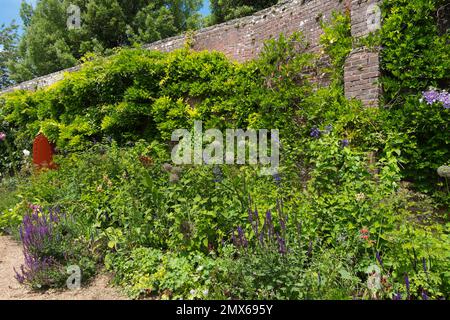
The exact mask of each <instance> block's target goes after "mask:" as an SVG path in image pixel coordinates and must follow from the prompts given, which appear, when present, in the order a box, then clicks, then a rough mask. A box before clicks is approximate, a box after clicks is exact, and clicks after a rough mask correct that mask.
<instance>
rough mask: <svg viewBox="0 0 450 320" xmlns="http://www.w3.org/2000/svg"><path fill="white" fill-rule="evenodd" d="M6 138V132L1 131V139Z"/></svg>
mask: <svg viewBox="0 0 450 320" xmlns="http://www.w3.org/2000/svg"><path fill="white" fill-rule="evenodd" d="M5 139H6V133H4V132H0V141H5Z"/></svg>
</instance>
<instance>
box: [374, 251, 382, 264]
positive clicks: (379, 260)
mask: <svg viewBox="0 0 450 320" xmlns="http://www.w3.org/2000/svg"><path fill="white" fill-rule="evenodd" d="M376 256H377V260H378V263H379V264H380V265H381V266H383V260H381V256H380V253H379V252H378V251H377V254H376Z"/></svg>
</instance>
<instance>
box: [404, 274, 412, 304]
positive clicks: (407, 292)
mask: <svg viewBox="0 0 450 320" xmlns="http://www.w3.org/2000/svg"><path fill="white" fill-rule="evenodd" d="M405 285H406V294H407V296H408V300H410V298H411V296H410V291H409V290H410V283H409V277H408V274H407V273H405Z"/></svg>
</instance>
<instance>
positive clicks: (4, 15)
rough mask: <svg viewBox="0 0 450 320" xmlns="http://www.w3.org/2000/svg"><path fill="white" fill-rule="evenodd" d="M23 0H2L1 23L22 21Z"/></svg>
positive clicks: (205, 8) (205, 9) (206, 3)
mask: <svg viewBox="0 0 450 320" xmlns="http://www.w3.org/2000/svg"><path fill="white" fill-rule="evenodd" d="M27 1H28V2H31V3H35V2H36V0H27ZM203 1H204V5H203V8H202V10H201V12H202V13H203V14H205V15H207V14H208V13H209V0H203ZM21 2H22V0H0V25H1V24H3V23H5V24H9V23H11V21H12V20H14V19H15V20H16V22H18V23H21V21H20V17H19V10H20V3H21Z"/></svg>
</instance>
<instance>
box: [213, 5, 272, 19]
mask: <svg viewBox="0 0 450 320" xmlns="http://www.w3.org/2000/svg"><path fill="white" fill-rule="evenodd" d="M277 2H278V0H257V1H254V0H252V1H249V0H211V24H216V23H222V22H225V21H228V20H232V19H235V18H240V17H243V16H246V15H250V14H252V13H253V12H255V11H258V10H262V9H264V8H267V7H270V6H273V5H275V4H277Z"/></svg>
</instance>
